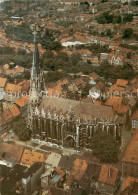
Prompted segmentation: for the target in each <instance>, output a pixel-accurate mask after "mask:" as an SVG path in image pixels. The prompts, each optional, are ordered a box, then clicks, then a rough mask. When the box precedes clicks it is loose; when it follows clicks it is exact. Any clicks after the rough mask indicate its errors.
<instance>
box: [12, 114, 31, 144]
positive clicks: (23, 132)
mask: <svg viewBox="0 0 138 195" xmlns="http://www.w3.org/2000/svg"><path fill="white" fill-rule="evenodd" d="M12 130H13V131H14V132H15V134H16V135H17V136H18V137H19V139H20V140H22V141H27V140H29V139H30V138H31V132H30V129H29V128H28V127H27V124H26V121H25V119H24V118H22V117H17V118H15V119H14V121H13V123H12Z"/></svg>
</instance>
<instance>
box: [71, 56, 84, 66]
mask: <svg viewBox="0 0 138 195" xmlns="http://www.w3.org/2000/svg"><path fill="white" fill-rule="evenodd" d="M70 60H71V63H72V64H73V65H74V66H76V65H77V64H78V62H79V61H81V60H82V59H81V55H80V54H79V53H73V54H71V58H70Z"/></svg>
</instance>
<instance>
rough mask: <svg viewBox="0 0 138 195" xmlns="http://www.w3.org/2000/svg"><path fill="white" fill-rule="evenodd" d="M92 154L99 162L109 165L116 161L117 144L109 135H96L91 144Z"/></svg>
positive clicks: (117, 153)
mask: <svg viewBox="0 0 138 195" xmlns="http://www.w3.org/2000/svg"><path fill="white" fill-rule="evenodd" d="M91 147H92V150H93V153H94V154H95V155H96V156H97V157H98V158H100V161H101V162H104V163H111V162H117V161H118V155H119V143H117V142H116V141H115V139H114V137H113V136H112V135H110V134H105V133H102V132H100V133H96V134H95V136H94V137H93V140H92V144H91Z"/></svg>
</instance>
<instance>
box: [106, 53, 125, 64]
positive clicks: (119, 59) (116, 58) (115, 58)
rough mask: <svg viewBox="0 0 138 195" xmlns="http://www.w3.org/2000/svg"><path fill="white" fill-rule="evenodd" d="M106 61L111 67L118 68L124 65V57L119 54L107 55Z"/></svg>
mask: <svg viewBox="0 0 138 195" xmlns="http://www.w3.org/2000/svg"><path fill="white" fill-rule="evenodd" d="M108 61H109V63H110V64H111V65H114V66H119V65H123V64H124V56H123V55H121V54H119V53H112V52H111V53H109V55H108Z"/></svg>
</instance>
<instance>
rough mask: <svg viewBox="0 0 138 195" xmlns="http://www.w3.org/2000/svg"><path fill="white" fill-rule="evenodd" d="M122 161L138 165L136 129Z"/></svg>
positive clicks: (137, 131)
mask: <svg viewBox="0 0 138 195" xmlns="http://www.w3.org/2000/svg"><path fill="white" fill-rule="evenodd" d="M122 161H123V162H128V163H134V164H138V129H137V130H136V131H135V134H134V135H133V137H132V139H131V141H130V143H129V145H128V147H127V150H126V152H125V154H124V157H123V159H122Z"/></svg>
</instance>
